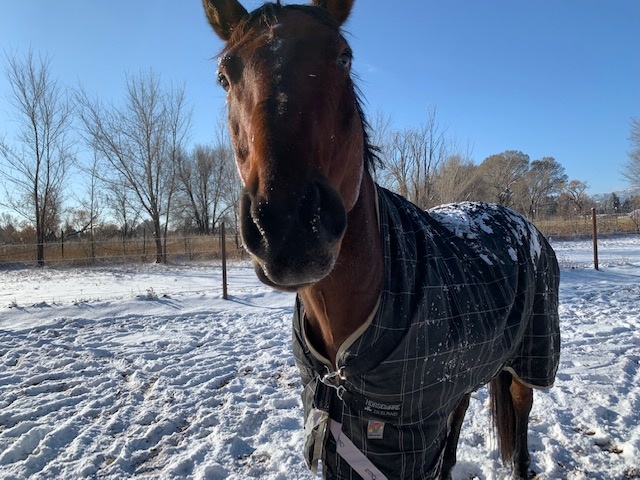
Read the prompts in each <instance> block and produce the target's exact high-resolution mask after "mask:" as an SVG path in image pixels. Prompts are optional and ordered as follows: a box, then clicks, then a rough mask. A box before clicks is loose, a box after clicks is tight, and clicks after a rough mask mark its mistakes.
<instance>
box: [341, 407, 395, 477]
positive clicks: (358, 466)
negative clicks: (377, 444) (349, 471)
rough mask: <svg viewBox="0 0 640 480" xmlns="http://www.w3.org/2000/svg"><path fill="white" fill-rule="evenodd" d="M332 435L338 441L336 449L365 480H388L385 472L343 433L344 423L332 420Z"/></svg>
mask: <svg viewBox="0 0 640 480" xmlns="http://www.w3.org/2000/svg"><path fill="white" fill-rule="evenodd" d="M330 429H331V435H333V438H334V439H335V441H336V450H337V452H338V455H340V456H341V457H342V458H343V460H344V461H345V462H347V463H348V464H349V466H350V467H351V468H353V469H354V470H355V471H356V472H358V474H359V475H360V476H361V477H362V478H364V479H365V480H388V479H387V477H386V476H385V474H384V473H382V472H381V471H380V470H378V469H377V468H376V466H375V465H374V464H373V463H371V460H369V459H368V458H367V456H366V455H365V454H364V453H362V452H361V451H360V450H358V447H356V446H355V445H354V443H353V442H352V441H351V440H350V439H349V437H347V436H346V435H345V434H344V433H342V424H341V423H338V422H336V421H335V420H331V426H330Z"/></svg>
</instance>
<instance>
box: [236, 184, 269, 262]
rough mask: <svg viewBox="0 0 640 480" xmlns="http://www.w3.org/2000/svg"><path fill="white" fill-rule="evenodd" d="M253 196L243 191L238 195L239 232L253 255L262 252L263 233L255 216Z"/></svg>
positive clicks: (263, 247)
mask: <svg viewBox="0 0 640 480" xmlns="http://www.w3.org/2000/svg"><path fill="white" fill-rule="evenodd" d="M252 197H253V196H252V195H251V194H250V193H248V192H246V191H245V192H244V194H243V195H242V196H241V197H240V232H241V234H242V243H243V244H244V246H245V248H246V249H247V250H248V251H249V252H250V253H253V254H255V255H260V254H262V253H264V249H265V246H264V238H263V237H264V235H263V231H262V229H261V227H260V225H259V219H258V218H257V217H256V212H254V209H255V208H256V207H255V205H254V202H253V198H252Z"/></svg>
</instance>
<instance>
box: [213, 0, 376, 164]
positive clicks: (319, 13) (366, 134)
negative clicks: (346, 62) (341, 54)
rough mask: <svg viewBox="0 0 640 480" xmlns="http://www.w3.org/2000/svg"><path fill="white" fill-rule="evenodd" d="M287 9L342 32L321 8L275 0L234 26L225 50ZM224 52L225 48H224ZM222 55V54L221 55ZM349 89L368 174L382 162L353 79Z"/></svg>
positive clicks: (350, 81) (268, 23)
mask: <svg viewBox="0 0 640 480" xmlns="http://www.w3.org/2000/svg"><path fill="white" fill-rule="evenodd" d="M284 9H289V10H300V11H304V12H305V13H307V14H309V15H311V16H312V17H314V18H315V19H316V20H318V21H319V22H321V23H322V24H324V25H326V26H328V27H332V28H335V29H337V30H338V31H340V32H342V29H341V28H340V27H339V25H338V24H337V22H336V21H335V20H334V18H333V17H332V16H331V15H330V14H329V12H327V11H326V10H324V9H323V8H318V7H315V6H311V5H286V6H284V5H282V4H281V3H280V0H276V2H275V3H273V2H266V3H264V4H263V5H262V6H261V7H258V8H257V9H255V10H254V11H252V12H251V13H250V14H249V15H248V16H247V17H245V18H244V19H243V20H242V21H241V22H240V23H238V25H236V26H235V28H234V29H233V32H232V34H231V38H230V39H229V41H228V43H227V48H229V47H232V46H233V45H236V44H238V43H240V42H241V41H242V39H243V38H244V37H245V35H246V34H247V33H248V32H249V31H250V30H251V29H252V28H254V27H255V26H259V25H266V26H270V25H272V24H274V23H276V22H277V21H278V13H279V12H280V11H281V10H284ZM225 50H226V48H225ZM222 55H224V52H223V53H222ZM349 88H351V89H352V90H353V93H354V97H355V103H356V110H357V111H358V115H359V116H360V120H361V122H362V131H363V152H364V164H365V168H366V169H367V170H368V171H369V172H372V173H373V172H375V170H376V167H377V166H381V165H382V161H381V159H380V149H379V148H378V147H377V146H374V145H372V144H371V141H370V138H371V137H370V131H371V126H370V124H369V121H368V120H367V117H366V116H365V113H364V108H363V98H364V97H363V94H362V91H361V90H360V88H359V87H358V86H357V85H356V84H355V82H354V81H353V78H352V77H350V78H349Z"/></svg>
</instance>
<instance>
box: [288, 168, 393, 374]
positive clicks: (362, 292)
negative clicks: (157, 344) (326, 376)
mask: <svg viewBox="0 0 640 480" xmlns="http://www.w3.org/2000/svg"><path fill="white" fill-rule="evenodd" d="M375 197H376V193H375V184H374V182H373V179H372V178H371V175H370V174H369V173H368V172H367V173H365V175H364V178H363V179H362V183H361V186H360V195H359V197H358V201H357V202H356V204H355V206H354V207H353V209H352V210H351V212H349V215H348V224H347V230H346V232H345V235H344V238H343V240H342V245H341V248H340V254H339V256H338V260H337V262H336V266H335V267H334V269H333V270H332V272H331V273H330V274H329V275H328V276H327V277H325V278H324V279H322V280H321V281H319V282H317V283H315V284H313V285H311V286H309V287H306V288H304V289H302V290H301V291H300V292H298V293H299V296H300V299H301V300H302V303H303V305H304V307H305V312H306V321H307V325H306V331H307V335H308V337H309V341H310V342H311V343H312V344H313V346H314V347H315V348H316V350H318V351H319V352H320V353H322V354H323V355H324V356H325V357H326V358H327V359H328V360H330V361H331V363H332V364H333V365H334V366H335V364H336V355H337V352H338V349H339V348H340V346H341V345H342V344H343V343H344V341H345V340H346V339H347V338H348V337H349V336H350V335H351V334H353V333H354V332H355V331H356V330H357V329H358V328H359V327H360V326H361V325H362V324H364V323H365V322H366V320H367V318H368V317H369V315H370V314H371V312H372V311H373V309H374V308H375V306H376V304H377V301H378V297H379V295H380V291H381V289H382V277H383V270H384V269H383V260H382V244H381V241H380V234H379V231H378V218H377V211H376V200H375Z"/></svg>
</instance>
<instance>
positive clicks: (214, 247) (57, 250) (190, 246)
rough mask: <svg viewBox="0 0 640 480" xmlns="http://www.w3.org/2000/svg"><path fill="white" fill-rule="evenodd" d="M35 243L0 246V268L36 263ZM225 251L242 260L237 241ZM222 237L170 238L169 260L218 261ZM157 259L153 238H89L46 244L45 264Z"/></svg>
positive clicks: (229, 242) (231, 242)
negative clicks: (8, 265)
mask: <svg viewBox="0 0 640 480" xmlns="http://www.w3.org/2000/svg"><path fill="white" fill-rule="evenodd" d="M36 247H37V245H36V244H35V243H29V244H27V243H21V244H4V245H0V265H3V264H11V263H35V262H36ZM225 247H226V252H227V254H228V255H229V256H230V257H231V258H243V251H242V249H241V248H239V247H238V245H237V244H236V240H235V239H233V238H231V239H228V238H227V239H226V242H225ZM221 251H222V249H221V236H220V235H208V236H206V235H200V236H178V235H176V236H170V237H168V238H167V241H166V253H167V260H168V261H182V260H187V261H192V260H218V259H220V258H221ZM155 256H156V245H155V239H154V238H153V237H150V236H145V237H143V238H131V239H122V238H109V239H94V240H91V239H90V238H88V237H83V238H73V239H64V240H58V241H54V242H48V243H45V263H47V264H54V265H60V264H69V265H78V264H93V263H102V262H106V261H109V262H113V261H116V262H117V261H121V262H125V263H135V262H142V263H145V262H152V261H154V260H155Z"/></svg>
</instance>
